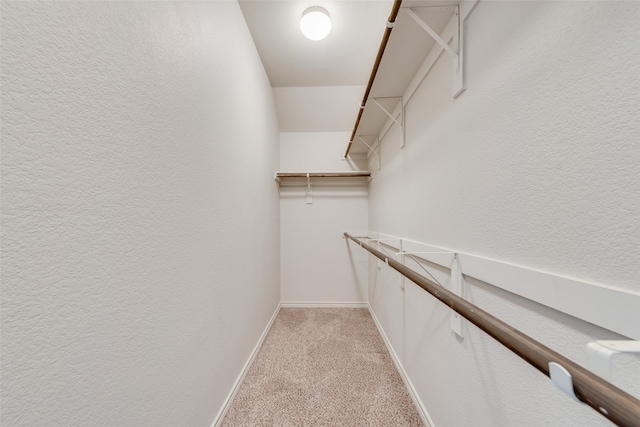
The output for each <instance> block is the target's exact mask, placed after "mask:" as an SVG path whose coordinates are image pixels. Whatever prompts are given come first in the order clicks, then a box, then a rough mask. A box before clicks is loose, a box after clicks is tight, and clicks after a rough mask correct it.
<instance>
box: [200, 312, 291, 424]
mask: <svg viewBox="0 0 640 427" xmlns="http://www.w3.org/2000/svg"><path fill="white" fill-rule="evenodd" d="M281 306H282V304H278V307H276V311H275V312H274V313H273V316H271V319H270V320H269V323H268V324H267V327H266V328H265V329H264V332H262V335H261V336H260V339H259V340H258V343H257V344H256V346H255V347H254V348H253V351H252V352H251V355H250V356H249V360H247V363H245V364H244V367H243V368H242V371H240V375H239V376H238V379H237V380H236V382H235V383H234V384H233V387H232V388H231V392H230V393H229V395H228V396H227V398H226V399H225V401H224V404H223V405H222V408H221V409H220V411H219V412H218V415H216V417H215V418H214V420H213V423H212V424H211V427H218V426H219V425H220V424H222V420H224V416H225V415H227V411H228V410H229V408H230V407H231V403H232V402H233V399H234V398H235V397H236V394H237V393H238V390H240V386H241V385H242V382H243V381H244V378H245V377H246V376H247V372H249V368H250V367H251V364H252V363H253V360H254V359H255V358H256V355H257V354H258V351H260V347H262V343H263V342H264V339H265V338H266V337H267V334H268V333H269V331H270V330H271V326H272V325H273V322H274V320H276V317H277V316H278V313H279V312H280V307H281Z"/></svg>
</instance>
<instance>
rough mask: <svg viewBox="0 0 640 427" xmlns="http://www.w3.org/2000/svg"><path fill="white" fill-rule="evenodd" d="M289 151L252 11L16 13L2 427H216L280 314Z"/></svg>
mask: <svg viewBox="0 0 640 427" xmlns="http://www.w3.org/2000/svg"><path fill="white" fill-rule="evenodd" d="M248 123H250V124H251V125H250V126H248V125H247V124H248ZM278 137H279V133H278V127H277V120H276V116H275V107H274V104H273V97H272V92H271V88H270V86H269V82H268V79H267V77H266V75H265V73H264V70H263V68H262V65H261V63H260V59H259V57H258V55H257V53H256V50H255V46H254V44H253V42H252V40H251V37H250V34H249V31H248V30H247V28H246V24H245V22H244V19H243V17H242V14H241V11H240V9H239V7H238V5H237V3H236V2H176V3H164V2H47V3H35V2H3V3H2V419H1V420H2V421H1V424H2V425H7V426H8V425H60V426H62V425H66V426H72V425H77V426H87V425H110V426H145V425H148V426H206V425H210V424H211V422H212V420H213V419H214V417H215V416H216V413H217V412H218V410H219V409H220V408H221V405H222V403H223V401H224V399H225V398H226V396H227V394H228V393H229V391H230V390H231V387H232V385H233V383H234V381H235V380H236V378H237V376H238V375H239V373H240V370H241V368H242V366H243V365H244V363H245V361H246V360H247V358H248V357H249V354H250V352H251V351H252V349H253V346H254V345H255V344H256V342H257V341H258V338H259V337H260V335H261V333H262V331H263V329H264V328H265V326H266V325H267V322H268V320H269V318H270V317H271V315H272V314H273V312H274V310H275V308H276V307H277V304H278V302H279V245H278V237H279V219H278V218H279V213H278V211H279V205H278V193H277V186H276V185H275V184H274V182H273V178H272V174H273V170H274V169H275V168H276V167H277V166H276V165H277V163H278V149H279V147H278ZM247 266H249V268H247Z"/></svg>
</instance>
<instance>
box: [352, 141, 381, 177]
mask: <svg viewBox="0 0 640 427" xmlns="http://www.w3.org/2000/svg"><path fill="white" fill-rule="evenodd" d="M362 136H368V135H362ZM362 136H361V135H357V137H358V139H359V140H360V141H361V142H362V143H363V144H364V145H366V146H367V148H368V149H369V151H371V152H372V153H373V154H375V155H376V159H377V160H378V169H377V170H380V154H378V151H377V150H378V148H379V146H380V140H379V139H378V138H379V135H375V137H376V148H375V149H373V148H372V147H371V146H370V145H369V144H367V141H365V140H364V138H362Z"/></svg>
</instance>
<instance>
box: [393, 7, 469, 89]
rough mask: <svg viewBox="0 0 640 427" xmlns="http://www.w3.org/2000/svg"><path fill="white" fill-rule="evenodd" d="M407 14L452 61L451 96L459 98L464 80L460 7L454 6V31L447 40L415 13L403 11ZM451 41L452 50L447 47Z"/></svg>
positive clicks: (410, 10) (409, 10)
mask: <svg viewBox="0 0 640 427" xmlns="http://www.w3.org/2000/svg"><path fill="white" fill-rule="evenodd" d="M428 7H442V6H428ZM405 10H406V11H407V14H408V15H409V16H410V17H411V18H412V19H413V20H414V21H415V22H416V23H417V24H418V25H419V26H420V27H421V28H422V29H423V30H425V31H426V32H427V33H428V34H429V35H430V36H431V37H432V38H433V39H434V40H435V41H436V43H438V45H440V47H442V49H444V51H445V52H447V53H448V54H449V55H450V56H451V57H452V59H453V89H452V95H453V97H454V98H457V97H458V96H460V94H461V93H462V92H464V79H463V70H464V64H463V59H464V55H463V53H464V50H463V40H464V38H463V34H462V27H463V25H462V22H461V20H460V7H459V6H455V7H454V12H453V19H454V22H455V29H454V31H453V34H451V36H450V37H447V39H448V40H444V39H443V38H442V37H440V34H438V33H437V32H436V31H434V30H433V28H431V27H430V26H429V25H427V23H426V22H424V21H423V20H422V19H421V18H420V17H419V16H418V15H416V13H415V12H414V11H413V10H412V9H411V8H407V9H405ZM449 40H451V41H452V45H453V46H454V47H453V48H452V47H451V46H449V43H448V41H449Z"/></svg>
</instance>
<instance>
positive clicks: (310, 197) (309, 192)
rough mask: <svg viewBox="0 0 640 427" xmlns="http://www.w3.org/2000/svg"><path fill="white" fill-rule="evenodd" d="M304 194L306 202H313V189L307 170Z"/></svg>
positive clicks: (309, 203)
mask: <svg viewBox="0 0 640 427" xmlns="http://www.w3.org/2000/svg"><path fill="white" fill-rule="evenodd" d="M306 196H307V204H308V205H311V204H313V190H312V189H311V177H310V176H309V173H308V172H307V191H306Z"/></svg>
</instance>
